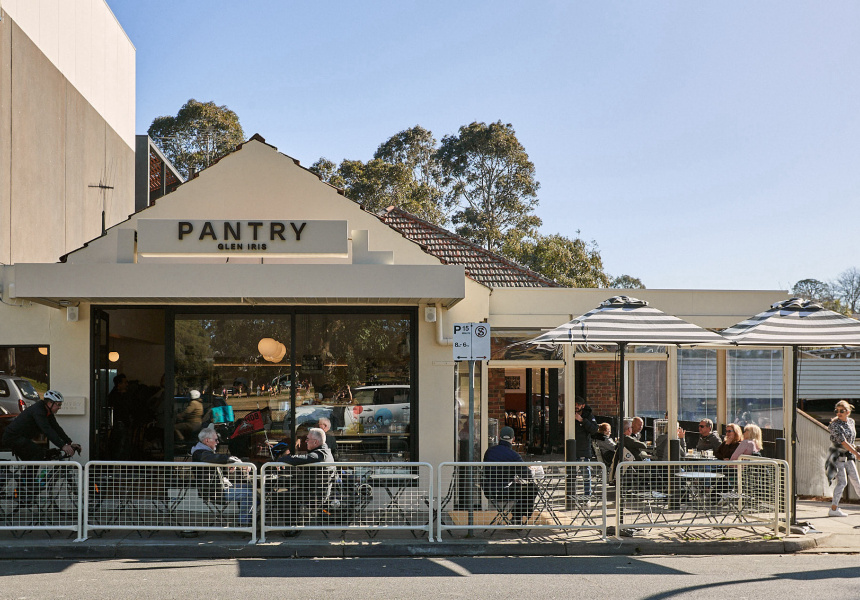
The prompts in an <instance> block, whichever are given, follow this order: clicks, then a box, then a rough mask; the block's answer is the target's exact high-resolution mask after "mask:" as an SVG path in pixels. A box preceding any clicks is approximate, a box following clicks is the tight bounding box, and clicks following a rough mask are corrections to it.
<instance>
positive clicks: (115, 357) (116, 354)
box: [108, 352, 119, 362]
mask: <svg viewBox="0 0 860 600" xmlns="http://www.w3.org/2000/svg"><path fill="white" fill-rule="evenodd" d="M108 360H109V361H111V362H116V361H118V360H119V352H109V353H108Z"/></svg>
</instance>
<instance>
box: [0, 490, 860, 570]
mask: <svg viewBox="0 0 860 600" xmlns="http://www.w3.org/2000/svg"><path fill="white" fill-rule="evenodd" d="M842 508H843V510H844V511H845V513H846V514H847V515H848V516H847V517H845V518H835V517H827V509H828V504H827V503H826V502H811V501H798V503H797V522H798V525H799V527H795V528H794V531H793V532H792V533H790V534H788V535H784V536H780V537H776V538H774V537H772V536H769V535H766V534H763V533H762V532H760V531H759V532H750V531H744V530H729V531H726V532H721V531H714V530H698V531H692V530H691V532H689V533H688V534H687V535H685V534H682V533H681V532H675V531H669V530H650V531H649V530H635V532H632V537H622V538H621V539H620V540H619V539H616V538H615V537H609V538H608V539H607V540H603V539H601V538H600V536H599V534H594V533H592V532H580V533H579V534H578V535H576V536H573V535H572V534H554V533H553V534H546V532H544V531H533V532H530V533H529V534H528V536H527V537H525V538H524V537H522V536H521V535H514V534H513V533H509V532H498V533H499V535H494V536H493V537H492V538H489V539H477V538H475V539H469V538H464V537H453V536H448V535H446V536H445V537H444V538H443V541H441V542H430V541H429V540H428V539H427V538H426V537H424V538H423V539H419V538H415V537H412V536H411V535H410V534H409V533H408V532H402V535H400V536H398V535H397V532H385V534H386V537H385V539H381V537H382V535H383V534H382V533H381V534H380V536H378V537H376V538H368V537H367V536H366V535H364V534H363V533H361V532H350V534H349V535H347V536H343V537H329V538H326V537H324V536H323V535H321V534H319V533H317V532H304V533H303V535H301V536H299V537H295V538H284V537H283V536H281V535H278V534H272V535H270V536H269V537H268V538H267V541H266V542H264V543H260V542H258V543H255V544H251V543H249V539H250V538H249V536H247V535H240V534H237V533H221V532H200V533H199V534H197V535H196V536H194V537H180V536H179V535H177V534H176V533H174V532H169V531H162V532H156V533H154V534H152V535H151V536H149V535H148V534H146V533H144V532H140V533H139V532H126V531H121V532H119V531H117V532H107V533H105V534H104V535H102V536H101V537H92V538H90V539H87V540H84V541H75V540H74V539H70V538H68V537H66V535H65V534H61V533H59V532H54V533H53V534H52V535H51V536H48V535H47V534H46V533H45V532H40V531H33V532H29V533H27V534H26V535H23V536H21V537H17V538H16V537H13V536H12V535H11V534H10V533H9V532H3V535H2V537H0V558H2V559H116V558H130V559H189V558H310V557H317V558H333V557H349V558H359V557H439V556H596V555H637V554H642V555H668V554H684V555H722V554H786V553H860V506H858V505H843V507H842ZM353 533H354V534H355V535H352V534H353ZM458 533H459V532H458ZM627 533H631V532H629V531H625V534H627ZM449 537H450V539H449Z"/></svg>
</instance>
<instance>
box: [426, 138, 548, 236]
mask: <svg viewBox="0 0 860 600" xmlns="http://www.w3.org/2000/svg"><path fill="white" fill-rule="evenodd" d="M435 157H436V160H437V161H438V162H439V165H440V166H441V169H442V175H443V177H444V179H443V183H444V184H445V186H446V188H447V195H448V200H447V201H448V203H450V204H451V205H456V206H457V209H455V211H454V215H453V218H452V221H453V223H454V224H455V225H456V226H457V233H459V234H460V235H462V236H464V237H466V238H469V239H471V240H473V241H475V242H477V243H479V244H481V245H482V246H483V247H484V248H486V249H488V250H494V251H495V250H498V249H499V248H500V246H501V245H502V243H503V241H504V239H505V236H506V235H507V234H508V233H509V232H510V231H512V230H517V231H519V232H520V233H521V234H523V235H530V234H532V233H534V232H535V231H536V229H537V227H539V226H540V224H541V220H540V218H538V216H537V215H535V214H534V210H535V208H536V207H537V205H538V199H537V191H538V188H539V187H540V184H539V183H538V182H537V180H536V179H535V167H534V164H532V162H531V160H529V156H528V154H527V153H526V150H525V148H524V147H523V145H522V144H520V142H519V140H518V139H517V136H516V132H515V131H514V128H513V126H512V125H511V124H510V123H508V124H503V123H502V122H501V121H496V122H495V123H490V124H489V125H488V124H486V123H478V122H474V123H471V124H470V125H464V126H463V127H460V129H459V132H458V133H457V135H448V136H445V137H444V138H442V142H441V144H440V147H439V150H438V151H437V152H436V154H435Z"/></svg>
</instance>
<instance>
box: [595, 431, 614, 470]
mask: <svg viewBox="0 0 860 600" xmlns="http://www.w3.org/2000/svg"><path fill="white" fill-rule="evenodd" d="M611 435H612V426H611V425H610V424H609V423H601V424H600V425H598V426H597V433H595V434H594V435H592V436H591V439H592V440H593V441H594V446H595V447H596V448H597V449H598V450H600V458H601V459H602V460H603V462H604V463H605V464H606V465H607V466H608V465H611V464H612V457H613V456H614V455H615V442H613V441H612V438H611V437H610V436H611Z"/></svg>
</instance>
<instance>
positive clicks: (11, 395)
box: [0, 373, 40, 415]
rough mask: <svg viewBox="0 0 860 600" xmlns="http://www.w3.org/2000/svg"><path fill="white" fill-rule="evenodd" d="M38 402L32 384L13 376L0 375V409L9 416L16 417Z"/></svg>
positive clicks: (37, 394)
mask: <svg viewBox="0 0 860 600" xmlns="http://www.w3.org/2000/svg"><path fill="white" fill-rule="evenodd" d="M39 400H40V398H39V393H38V392H37V391H36V388H34V387H33V384H32V383H30V382H29V381H27V380H26V379H24V378H23V377H17V376H15V375H5V374H2V373H0V407H2V408H4V409H5V410H6V412H8V413H9V414H10V415H17V414H18V413H21V412H23V411H24V409H25V408H27V407H28V406H30V405H31V404H33V403H34V402H38V401H39Z"/></svg>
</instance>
